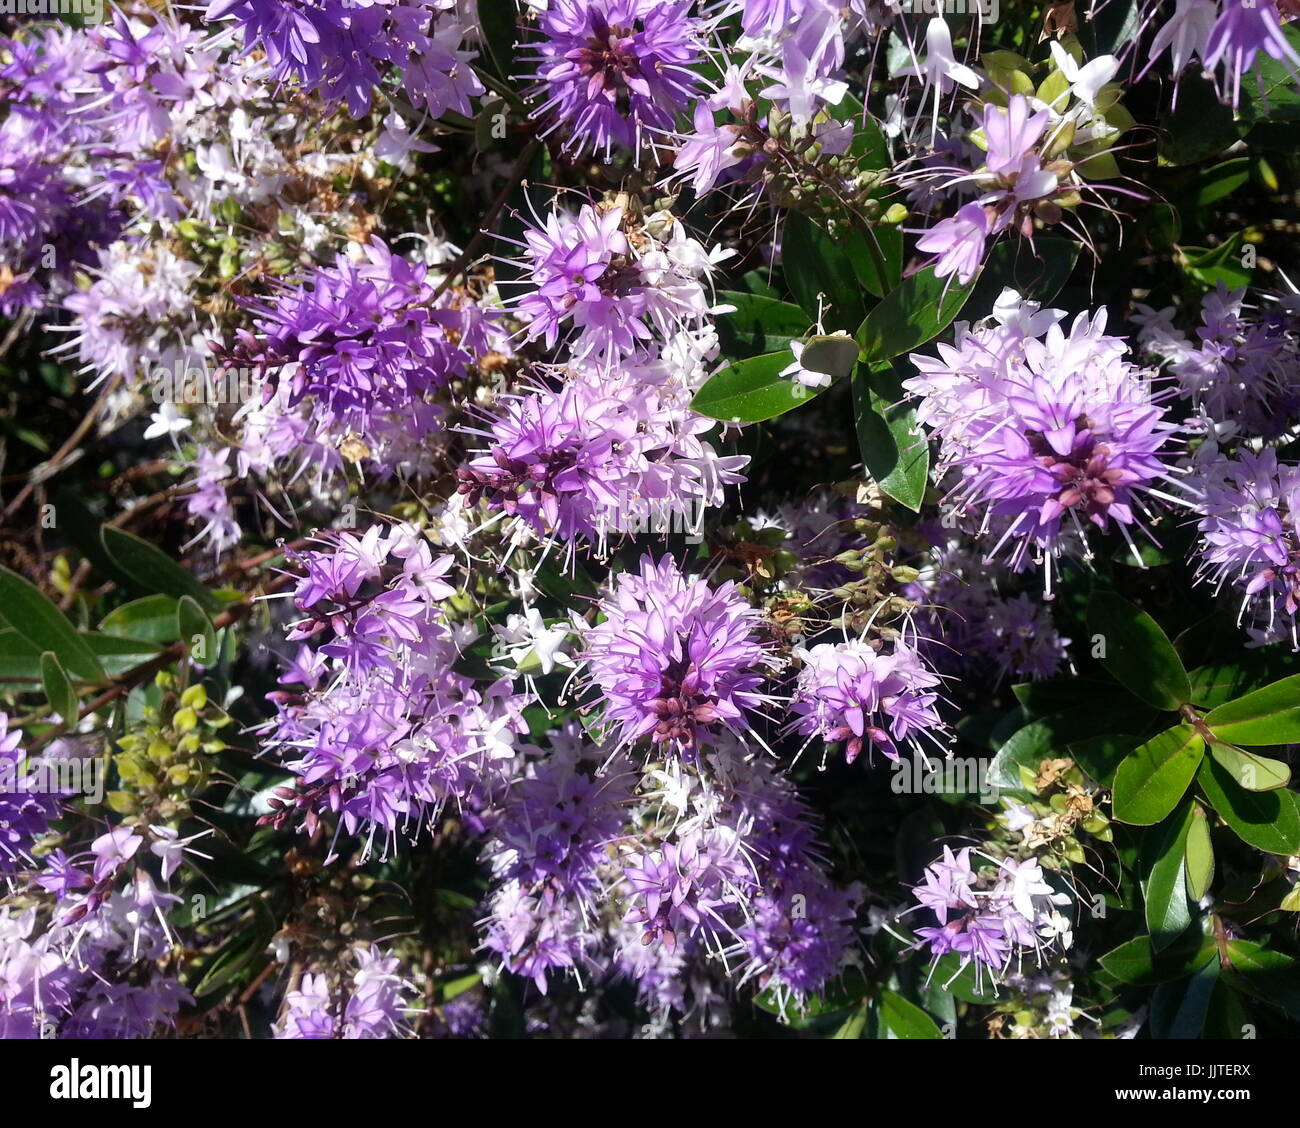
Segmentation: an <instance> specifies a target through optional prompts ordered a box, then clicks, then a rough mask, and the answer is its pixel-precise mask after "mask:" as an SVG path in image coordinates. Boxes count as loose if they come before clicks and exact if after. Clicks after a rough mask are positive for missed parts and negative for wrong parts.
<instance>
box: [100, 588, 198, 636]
mask: <svg viewBox="0 0 1300 1128" xmlns="http://www.w3.org/2000/svg"><path fill="white" fill-rule="evenodd" d="M99 629H100V630H101V631H103V632H104V633H105V634H109V635H121V636H122V637H123V638H134V639H142V640H144V641H147V642H175V641H176V639H177V638H178V637H179V636H178V635H177V633H176V600H175V598H174V597H172V596H170V595H146V596H145V597H144V598H143V599H136V600H133V601H132V602H130V603H125V604H123V605H122V606H121V607H118V608H117V609H115V610H113V611H110V612H109V613H108V614H107V615H105V616H104V618H103V619H102V620H101V621H100V624H99Z"/></svg>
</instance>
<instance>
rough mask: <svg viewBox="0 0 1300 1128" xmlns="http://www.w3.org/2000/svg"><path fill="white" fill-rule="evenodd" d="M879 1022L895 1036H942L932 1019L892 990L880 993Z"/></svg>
mask: <svg viewBox="0 0 1300 1128" xmlns="http://www.w3.org/2000/svg"><path fill="white" fill-rule="evenodd" d="M880 1022H881V1025H882V1026H884V1027H885V1028H886V1029H888V1031H889V1032H890V1034H891V1035H892V1036H893V1037H895V1038H942V1037H943V1033H942V1032H941V1031H940V1030H939V1027H938V1026H937V1025H935V1021H934V1019H932V1018H931V1017H930V1016H929V1015H928V1014H926V1013H925V1011H923V1010H922V1009H921V1008H920V1007H918V1006H917V1005H916V1004H915V1003H909V1002H908V1001H907V1000H906V999H905V998H903V996H902V995H896V994H894V992H893V991H882V992H881V993H880Z"/></svg>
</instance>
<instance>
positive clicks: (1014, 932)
mask: <svg viewBox="0 0 1300 1128" xmlns="http://www.w3.org/2000/svg"><path fill="white" fill-rule="evenodd" d="M970 855H971V850H970V847H966V848H964V849H962V850H961V851H959V852H958V853H957V854H955V855H954V854H953V852H952V850H951V848H949V847H947V846H945V847H944V850H943V858H942V859H941V860H940V861H937V862H934V863H933V864H931V865H930V866H928V867H927V868H926V871H925V878H924V880H923V881H922V883H921V884H920V885H918V886H915V887H914V892H915V895H916V899H917V902H918V904H917V908H924V909H927V910H929V911H930V912H931V913H933V914H934V916H935V919H936V920H937V921H938V925H937V926H926V927H922V928H918V929H916V930H915V932H916V936H917V938H918V940H917V946H922V945H924V946H926V947H928V948H929V949H930V954H931V956H932V958H933V960H934V961H935V962H938V960H940V959H941V958H942V957H943V956H945V955H947V954H948V953H949V952H955V953H957V956H958V962H959V965H960V966H961V967H965V966H966V965H967V964H970V963H974V964H975V968H976V980H977V981H978V980H979V979H980V978H981V977H982V976H983V975H984V974H987V973H990V972H991V973H992V975H993V977H994V982H995V983H996V982H998V981H999V980H1000V979H1002V978H1003V977H1004V976H1005V974H1006V972H1007V970H1008V968H1009V966H1010V964H1011V962H1012V961H1013V960H1015V959H1023V958H1024V956H1025V954H1026V952H1030V951H1032V952H1035V953H1036V952H1037V951H1038V950H1039V949H1040V948H1042V947H1044V946H1045V944H1046V943H1048V942H1050V941H1051V940H1053V939H1055V938H1057V937H1062V938H1063V943H1066V944H1068V942H1069V941H1068V928H1065V927H1063V922H1062V921H1060V920H1059V919H1058V918H1059V914H1058V913H1056V912H1055V910H1054V908H1053V906H1057V905H1063V904H1068V903H1069V897H1068V895H1066V894H1064V893H1057V892H1056V891H1055V890H1054V889H1053V888H1052V887H1051V886H1050V885H1049V884H1048V883H1047V881H1046V880H1045V878H1044V876H1043V871H1042V869H1041V868H1040V867H1039V864H1038V862H1037V861H1034V860H1033V859H1029V860H1026V861H1016V860H1015V859H1012V858H1006V859H1004V860H1002V861H1001V862H1000V863H998V865H997V869H996V872H995V874H994V875H993V876H992V877H987V876H983V877H982V876H980V875H979V874H977V873H976V872H975V870H974V869H973V868H972V866H971V862H970Z"/></svg>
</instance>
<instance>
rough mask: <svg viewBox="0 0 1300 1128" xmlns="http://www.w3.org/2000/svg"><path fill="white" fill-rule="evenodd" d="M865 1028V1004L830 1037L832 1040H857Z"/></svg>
mask: <svg viewBox="0 0 1300 1128" xmlns="http://www.w3.org/2000/svg"><path fill="white" fill-rule="evenodd" d="M866 1028H867V1004H866V1003H863V1004H861V1005H860V1006H859V1007H858V1008H857V1009H856V1010H855V1011H854V1012H853V1013H852V1014H851V1015H849V1017H848V1018H846V1019H845V1020H844V1022H843V1024H842V1025H841V1026H840V1027H839V1029H837V1030H836V1031H835V1033H834V1034H832V1035H831V1038H832V1039H835V1040H839V1039H849V1040H857V1039H858V1038H861V1037H862V1035H863V1032H864V1031H865V1030H866Z"/></svg>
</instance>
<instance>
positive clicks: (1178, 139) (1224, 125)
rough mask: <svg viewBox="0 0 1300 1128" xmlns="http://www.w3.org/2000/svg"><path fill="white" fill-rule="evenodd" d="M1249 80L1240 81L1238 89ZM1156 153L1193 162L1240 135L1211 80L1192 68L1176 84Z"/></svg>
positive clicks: (1182, 162)
mask: <svg viewBox="0 0 1300 1128" xmlns="http://www.w3.org/2000/svg"><path fill="white" fill-rule="evenodd" d="M1248 85H1251V84H1250V83H1242V89H1243V91H1244V90H1245V88H1246V86H1248ZM1165 124H1166V127H1167V128H1165V129H1164V130H1163V132H1162V135H1161V141H1160V156H1161V157H1162V158H1163V159H1164V160H1166V161H1168V162H1169V163H1170V164H1175V165H1191V164H1197V163H1199V162H1200V161H1203V160H1205V159H1206V158H1208V157H1213V156H1215V155H1217V154H1218V153H1222V152H1223V151H1224V150H1225V149H1227V148H1229V147H1231V146H1232V145H1235V144H1236V143H1237V141H1238V140H1239V139H1240V137H1241V133H1242V126H1240V125H1239V124H1238V123H1237V121H1236V120H1235V119H1234V118H1233V116H1232V107H1230V106H1225V105H1224V104H1223V103H1222V102H1221V101H1219V95H1218V94H1217V93H1216V91H1215V89H1214V84H1213V83H1212V82H1210V81H1208V80H1207V79H1205V78H1203V77H1202V76H1201V75H1200V74H1198V73H1196V72H1195V71H1194V70H1193V71H1188V72H1187V73H1185V74H1184V75H1183V76H1182V78H1181V79H1180V81H1179V84H1178V104H1177V105H1176V106H1175V107H1174V112H1173V116H1172V117H1171V118H1170V119H1169V120H1168V121H1167V122H1166V123H1165Z"/></svg>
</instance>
